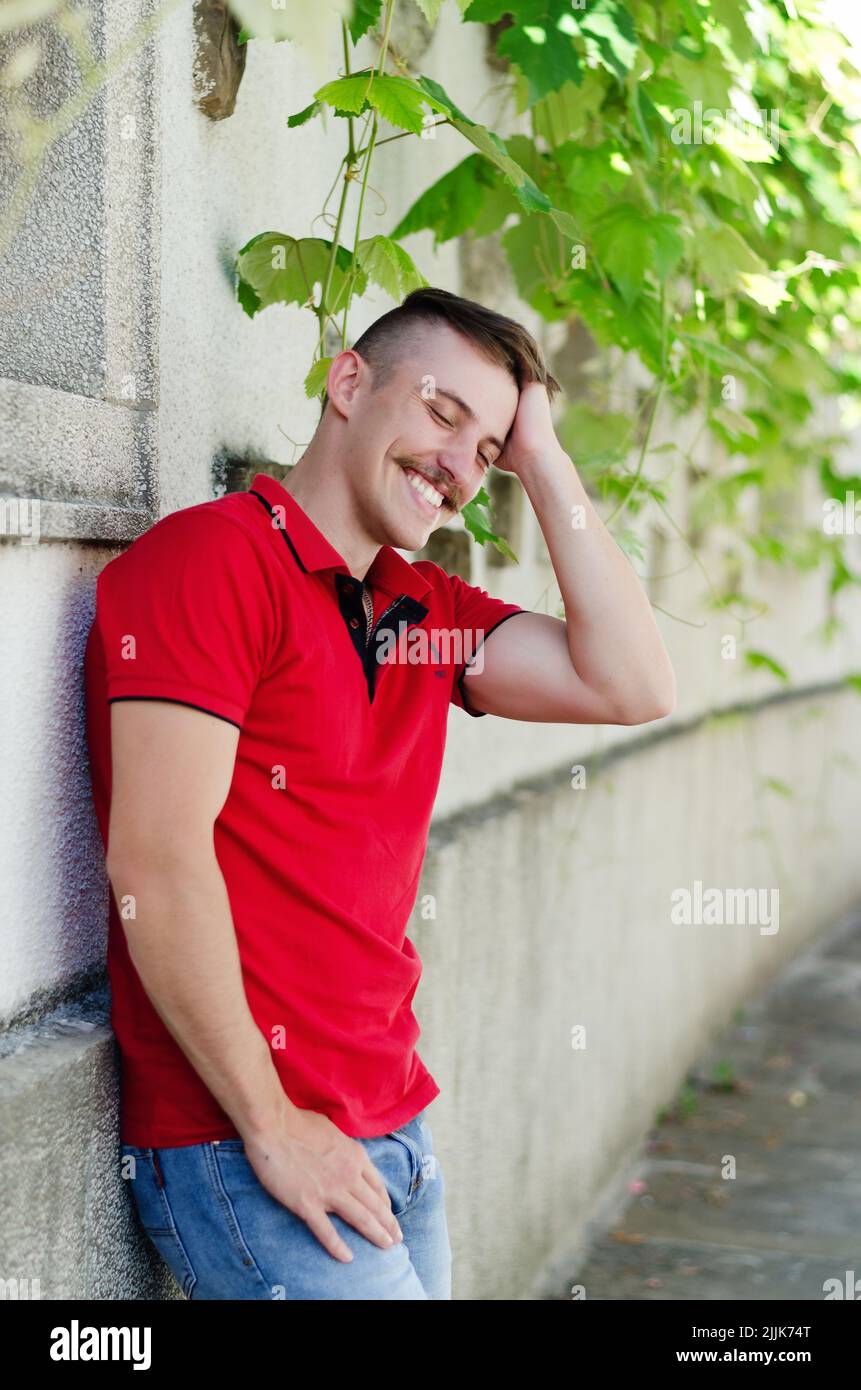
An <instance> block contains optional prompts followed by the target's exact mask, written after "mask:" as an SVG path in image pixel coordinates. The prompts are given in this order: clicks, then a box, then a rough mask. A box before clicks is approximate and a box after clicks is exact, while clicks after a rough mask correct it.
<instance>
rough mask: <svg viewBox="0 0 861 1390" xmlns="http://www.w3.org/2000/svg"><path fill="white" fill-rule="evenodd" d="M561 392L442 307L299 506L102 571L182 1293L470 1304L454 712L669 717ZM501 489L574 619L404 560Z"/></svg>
mask: <svg viewBox="0 0 861 1390" xmlns="http://www.w3.org/2000/svg"><path fill="white" fill-rule="evenodd" d="M557 390H558V383H557V382H555V381H554V379H553V378H552V376H550V374H549V373H548V371H547V369H546V366H545V365H544V362H543V360H542V357H541V353H540V350H539V348H538V347H537V345H536V343H535V342H534V340H533V339H532V338H531V337H530V335H529V334H528V333H527V332H526V331H525V329H523V328H522V326H521V325H519V324H517V323H515V322H514V321H513V320H511V319H509V318H506V317H503V316H501V315H499V314H496V313H494V312H492V311H490V310H488V309H486V308H484V307H482V306H481V305H478V304H475V303H472V302H470V301H468V300H464V299H461V298H459V297H458V296H455V295H451V294H449V293H447V292H446V291H444V290H439V289H423V290H417V291H415V292H414V293H412V294H411V295H408V296H407V298H406V300H405V301H404V303H403V304H402V305H401V306H399V307H398V308H396V309H394V310H392V311H391V312H390V313H388V314H385V315H383V317H382V318H380V319H378V320H377V322H376V323H374V324H373V325H372V326H371V328H370V329H368V331H367V332H366V333H365V334H363V335H362V337H361V338H360V339H359V340H358V342H357V343H356V344H355V347H354V348H352V349H349V350H346V351H343V352H340V353H338V354H337V356H336V357H335V358H334V359H333V361H332V364H331V366H330V368H329V373H328V378H327V386H326V403H325V407H324V410H323V413H322V416H321V419H320V423H319V425H318V427H317V430H316V433H315V435H314V437H313V439H312V441H311V443H310V445H309V447H308V448H307V450H306V451H305V453H304V454H303V456H302V458H301V459H300V461H299V463H298V464H297V465H296V467H295V468H294V469H293V470H292V472H291V473H290V474H289V476H288V477H287V479H286V481H285V482H284V483H279V482H276V481H275V480H273V479H272V478H269V477H267V476H266V475H264V474H258V475H257V477H256V478H255V479H254V481H253V484H252V487H251V489H250V490H248V491H247V492H239V493H233V494H228V495H227V496H225V497H222V498H219V499H216V500H214V501H209V502H205V503H201V504H199V505H197V506H192V507H188V508H184V509H182V510H180V511H178V512H175V513H173V514H171V515H169V516H167V517H164V518H162V519H161V520H160V521H159V522H158V523H157V524H156V525H155V526H153V527H152V528H151V529H150V530H149V531H148V532H146V534H145V535H143V536H141V537H140V538H138V539H137V540H136V541H135V542H134V544H133V545H132V546H130V547H129V549H128V550H126V551H125V552H124V553H123V554H122V555H120V556H118V557H117V558H116V559H114V560H113V561H111V563H110V564H108V565H107V566H106V567H105V569H104V571H103V572H102V574H101V575H100V576H99V580H98V586H97V606H96V618H95V621H94V624H93V628H92V631H91V633H90V637H89V641H88V646H87V657H86V672H87V700H88V736H89V743H90V752H91V764H92V774H93V789H94V797H95V803H96V808H97V812H98V816H99V824H100V829H101V833H102V837H103V840H104V843H105V848H106V851H107V868H108V876H109V879H110V883H111V887H112V890H113V896H112V899H111V903H110V930H109V946H108V962H109V968H110V973H111V981H112V991H113V1003H112V1023H113V1027H114V1030H115V1033H116V1036H117V1040H118V1043H119V1047H120V1054H121V1061H122V1077H121V1082H122V1112H121V1141H122V1148H123V1154H124V1157H125V1158H126V1159H127V1160H130V1161H131V1164H130V1167H131V1170H132V1171H131V1172H130V1174H129V1175H133V1176H134V1178H135V1181H134V1184H133V1190H134V1192H135V1198H136V1202H137V1208H138V1211H139V1213H140V1215H141V1219H142V1221H143V1224H144V1227H145V1229H146V1230H147V1232H148V1234H149V1236H150V1238H151V1239H152V1241H153V1243H154V1244H155V1245H156V1246H157V1248H158V1249H159V1250H160V1251H161V1253H162V1254H163V1255H164V1257H165V1258H166V1260H167V1261H168V1263H169V1264H170V1266H171V1268H172V1269H173V1271H174V1273H175V1274H176V1276H177V1278H178V1280H179V1282H180V1284H181V1286H182V1289H183V1291H184V1292H185V1293H186V1295H187V1296H189V1297H194V1298H241V1299H245V1298H249V1299H253V1298H258V1299H259V1298H273V1297H286V1298H344V1299H351V1298H361V1299H371V1298H374V1299H376V1298H384V1299H388V1298H393V1299H408V1298H417V1299H425V1298H450V1297H451V1285H450V1257H451V1251H450V1246H449V1242H448V1235H447V1230H446V1224H445V1211H444V1203H443V1180H442V1173H441V1170H440V1168H439V1164H438V1162H437V1161H436V1156H435V1155H434V1154H433V1151H432V1135H431V1132H430V1129H429V1127H428V1126H427V1124H426V1121H425V1114H426V1110H427V1107H428V1106H429V1104H430V1103H431V1101H432V1100H433V1099H434V1098H435V1097H436V1096H437V1095H438V1094H439V1086H438V1085H437V1083H436V1081H435V1080H434V1079H433V1077H432V1076H431V1075H430V1073H429V1072H428V1071H427V1069H426V1068H425V1066H424V1065H423V1063H422V1062H421V1059H420V1058H419V1056H418V1054H417V1052H416V1050H415V1043H416V1039H417V1037H418V1036H419V1028H418V1025H417V1023H416V1020H415V1017H414V1015H413V1013H412V1010H411V1007H410V1006H411V1003H412V999H413V995H414V993H415V990H416V987H417V985H418V980H419V975H420V970H421V962H420V960H419V958H418V955H417V953H416V951H415V948H414V947H413V945H412V943H411V942H410V940H409V939H408V938H407V937H406V935H405V929H406V923H407V920H408V918H409V915H410V912H411V910H412V908H413V905H414V902H415V898H416V895H417V890H418V883H419V875H420V871H421V865H422V860H423V857H424V853H425V848H426V840H427V831H428V827H429V823H430V818H431V812H432V807H433V801H434V797H435V794H436V790H437V786H438V781H439V775H440V769H441V764H442V758H443V751H444V746H445V735H446V722H447V714H448V707H449V705H450V704H451V703H454V704H456V705H458V706H459V707H460V708H462V709H464V710H466V711H467V712H468V713H469V714H470V715H472V716H474V717H482V716H484V715H487V714H495V715H499V716H502V717H505V718H509V719H525V720H539V721H550V722H554V723H602V724H636V723H644V722H647V721H650V720H654V719H660V718H662V717H663V716H665V715H666V714H668V713H669V712H670V711H671V709H672V707H673V704H674V699H675V691H674V677H673V672H672V669H671V666H670V663H669V660H668V657H667V654H666V651H665V649H664V645H663V643H662V640H661V637H660V635H659V632H658V629H657V627H656V624H655V621H654V618H653V615H652V611H651V607H650V604H649V602H648V600H647V598H646V595H645V593H644V591H643V589H642V587H641V585H640V583H639V581H638V580H637V577H636V576H635V574H634V572H633V570H632V569H631V567H630V565H629V564H628V561H627V560H626V559H625V557H624V556H623V555H622V553H621V552H620V551H619V549H618V548H617V546H616V545H615V543H614V541H613V540H612V538H611V537H610V535H609V533H608V532H607V531H606V530H605V528H604V527H603V525H602V523H601V522H600V520H599V518H598V516H597V514H596V512H595V511H594V509H593V507H592V505H591V503H590V501H589V498H588V496H587V494H586V492H585V490H584V488H583V486H582V484H581V482H580V480H579V479H578V477H577V473H576V471H575V469H574V467H573V466H572V463H571V461H570V459H569V458H567V457H566V455H565V454H564V452H563V450H562V448H561V446H560V444H559V442H558V440H557V439H556V436H555V434H554V431H553V426H552V423H551V416H550V396H551V394H553V393H555V392H556V391H557ZM492 467H497V468H500V469H502V470H504V471H508V472H512V473H515V474H516V475H517V477H518V478H519V480H520V482H521V483H522V485H523V487H524V489H525V491H526V493H527V496H528V498H529V501H530V502H531V504H532V506H533V507H534V510H535V512H536V515H537V518H538V521H539V524H540V526H541V529H542V532H543V534H544V538H545V540H546V542H547V546H548V549H549V552H550V556H551V559H552V562H553V567H554V570H555V573H556V577H557V579H558V582H559V586H560V589H561V592H562V596H563V600H564V605H565V613H566V619H565V621H563V620H561V619H559V618H555V617H550V616H549V615H547V614H541V613H532V612H528V611H526V610H525V609H523V608H522V607H520V606H519V605H518V604H515V603H504V602H503V601H502V600H500V599H497V598H494V597H492V596H491V595H489V594H487V593H486V592H485V591H484V590H482V589H480V588H477V587H476V586H473V585H470V584H468V583H466V582H465V581H464V580H463V579H461V578H460V577H459V576H456V575H450V574H447V573H445V571H443V570H442V569H441V568H440V567H439V566H438V565H436V564H434V563H433V562H431V561H429V560H422V561H418V562H416V563H415V564H411V563H409V562H408V561H407V560H406V559H405V558H404V557H403V556H402V555H399V554H398V550H404V551H407V552H415V551H419V550H421V549H422V548H423V547H424V546H425V545H426V543H427V541H428V538H429V536H430V535H431V533H432V532H433V531H434V530H435V529H436V528H437V527H439V526H443V525H445V524H446V522H447V521H449V520H450V519H451V518H452V517H454V516H455V515H456V514H457V513H458V512H459V511H461V510H462V508H463V507H464V506H465V505H466V503H468V502H469V501H470V500H471V499H472V498H473V497H474V496H475V495H476V493H477V492H478V490H479V488H480V487H481V485H482V483H484V482H485V481H486V479H487V475H488V473H489V471H490V469H491V468H492ZM580 520H582V521H583V523H584V524H582V525H580V524H575V523H576V522H579V521H580ZM515 616H516V617H517V619H518V621H517V622H516V623H515V622H513V621H509V620H510V619H512V618H513V617H515ZM417 633H419V634H427V637H428V641H427V643H426V645H425V647H424V648H423V649H421V648H420V647H419V646H418V645H417V644H416V642H415V639H416V634H417ZM417 651H418V658H416V652H417Z"/></svg>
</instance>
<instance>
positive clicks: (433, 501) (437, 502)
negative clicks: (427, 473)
mask: <svg viewBox="0 0 861 1390" xmlns="http://www.w3.org/2000/svg"><path fill="white" fill-rule="evenodd" d="M403 471H404V476H405V477H406V480H407V482H408V483H409V485H410V487H411V488H412V491H413V492H414V493H415V495H416V497H417V498H418V499H419V501H420V502H421V504H422V509H423V510H424V511H425V512H426V514H427V515H428V516H435V515H437V516H438V515H439V513H440V512H441V511H443V510H448V511H452V510H454V508H453V503H452V501H451V499H450V498H448V497H446V496H445V494H444V493H442V492H440V490H439V488H436V487H434V485H433V483H431V482H429V481H428V479H427V478H425V477H424V475H423V474H421V473H419V472H417V471H416V469H414V468H410V467H409V466H408V465H404V466H403Z"/></svg>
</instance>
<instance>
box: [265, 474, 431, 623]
mask: <svg viewBox="0 0 861 1390" xmlns="http://www.w3.org/2000/svg"><path fill="white" fill-rule="evenodd" d="M249 492H256V493H259V494H260V496H261V497H263V498H265V500H266V501H267V502H268V503H269V504H270V506H272V507H279V508H282V509H283V510H282V511H280V512H279V513H278V514H277V515H278V516H279V519H281V518H283V523H282V526H281V529H282V530H283V532H284V535H285V538H286V540H287V543H288V545H289V547H290V550H291V552H292V554H293V558H294V559H295V561H296V563H297V565H298V566H299V568H300V569H302V570H304V571H305V573H306V574H310V573H313V572H314V571H316V570H326V569H336V570H345V571H346V572H347V573H348V574H349V573H350V571H349V567H348V565H347V563H346V561H345V560H344V557H343V556H342V555H340V554H339V553H338V551H337V550H336V549H335V547H334V546H333V545H332V543H331V541H328V540H327V539H326V537H325V536H324V535H323V532H322V531H321V530H320V529H319V527H317V526H316V525H315V524H314V522H313V521H312V520H311V518H310V517H309V516H308V513H307V512H305V511H303V509H302V507H300V506H299V503H298V502H297V501H296V498H295V497H294V496H293V494H292V493H290V492H288V491H287V489H286V488H285V487H282V485H281V483H279V482H278V481H277V479H275V478H272V477H270V475H269V474H268V473H258V474H256V476H255V477H254V480H253V482H252V484H251V487H250V488H249ZM365 583H366V584H369V585H370V586H371V587H372V588H379V589H382V590H383V591H384V592H385V593H387V594H391V595H392V596H393V597H397V596H398V595H400V594H408V595H409V596H410V598H414V599H418V600H421V599H422V598H424V596H425V594H427V593H428V591H429V590H430V589H431V587H432V585H431V584H430V583H429V582H428V581H427V580H425V579H424V578H423V577H422V575H421V573H420V572H419V570H417V569H416V567H415V565H412V564H410V562H409V560H406V559H404V557H403V555H400V554H399V553H398V552H397V550H395V549H394V547H393V546H390V545H381V546H380V548H379V550H378V551H377V553H376V555H375V556H374V559H373V561H372V563H371V566H370V568H369V570H368V572H367V574H366V575H365Z"/></svg>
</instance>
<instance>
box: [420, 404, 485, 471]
mask: <svg viewBox="0 0 861 1390" xmlns="http://www.w3.org/2000/svg"><path fill="white" fill-rule="evenodd" d="M428 410H429V411H430V412H431V414H432V415H435V416H436V418H437V419H438V420H440V421H441V422H442V423H443V424H444V425H448V427H449V429H453V428H454V421H453V420H449V418H448V416H446V415H443V413H442V411H441V410H437V409H436V406H433V405H431V404H430V403H428ZM478 457H479V458H480V459H481V461H482V463H483V464H484V466H485V468H489V467H490V465H491V463H492V459H489V458H486V457H485V455H484V454H479V456H478Z"/></svg>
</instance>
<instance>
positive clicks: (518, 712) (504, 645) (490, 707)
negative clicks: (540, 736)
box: [463, 610, 614, 724]
mask: <svg viewBox="0 0 861 1390" xmlns="http://www.w3.org/2000/svg"><path fill="white" fill-rule="evenodd" d="M481 652H482V661H481V663H480V668H479V667H478V665H477V664H476V666H472V667H469V666H468V667H467V669H466V671H465V672H464V675H463V686H464V688H465V690H466V698H467V699H468V701H469V703H470V705H471V706H472V707H473V708H474V710H475V711H476V712H477V713H481V714H496V715H499V716H500V717H501V718H503V719H523V720H528V721H530V722H532V723H547V724H570V723H577V724H601V723H607V722H614V721H613V720H611V719H609V717H608V714H607V708H606V701H605V700H602V698H601V697H600V696H599V695H598V694H596V693H595V692H594V691H591V690H590V689H589V688H588V686H586V685H584V684H583V682H582V681H581V680H580V679H579V677H578V675H577V672H576V671H575V670H574V667H573V665H572V663H571V654H570V650H569V646H568V630H567V627H566V625H565V623H564V622H563V620H562V619H561V618H554V617H551V615H550V614H548V613H532V612H528V611H526V610H523V611H522V612H521V614H520V615H519V616H518V615H515V616H513V617H512V619H511V621H510V622H504V623H501V624H500V625H499V627H498V628H497V629H496V630H495V631H493V632H491V633H490V634H489V636H488V637H487V638H486V639H485V641H484V643H483V645H482V648H481Z"/></svg>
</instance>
